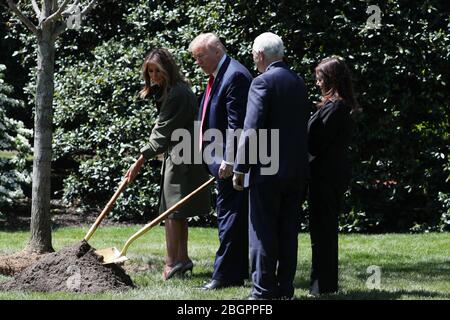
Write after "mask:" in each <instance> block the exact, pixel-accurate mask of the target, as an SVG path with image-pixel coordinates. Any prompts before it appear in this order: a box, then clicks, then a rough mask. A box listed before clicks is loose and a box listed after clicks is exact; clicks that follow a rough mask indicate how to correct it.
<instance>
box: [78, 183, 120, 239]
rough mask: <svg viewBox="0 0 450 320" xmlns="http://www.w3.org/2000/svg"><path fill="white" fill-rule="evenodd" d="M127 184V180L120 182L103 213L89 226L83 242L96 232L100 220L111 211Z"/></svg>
mask: <svg viewBox="0 0 450 320" xmlns="http://www.w3.org/2000/svg"><path fill="white" fill-rule="evenodd" d="M127 184H128V178H124V179H123V180H122V183H121V184H120V186H119V189H117V191H116V193H114V195H113V196H112V198H111V199H110V200H109V202H108V203H107V204H106V206H105V208H104V209H103V211H102V212H101V213H100V215H99V216H98V217H97V219H96V220H95V222H94V224H93V225H92V226H91V228H90V229H89V231H88V233H86V235H85V236H84V240H86V241H89V239H90V238H91V237H92V235H93V234H94V232H95V230H97V228H98V226H99V224H100V222H102V220H103V219H104V218H105V216H106V215H107V214H108V213H109V212H110V211H111V209H112V207H113V205H114V203H115V202H116V200H117V198H118V197H119V195H120V194H121V193H122V191H123V189H125V187H126V186H127Z"/></svg>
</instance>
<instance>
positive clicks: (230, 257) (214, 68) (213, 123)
mask: <svg viewBox="0 0 450 320" xmlns="http://www.w3.org/2000/svg"><path fill="white" fill-rule="evenodd" d="M189 51H190V52H191V54H192V56H193V57H194V59H195V61H196V63H197V64H198V66H199V67H200V68H201V69H202V70H203V72H205V73H206V74H207V75H209V80H208V85H207V88H206V91H205V93H204V95H203V98H202V100H201V103H200V110H199V120H200V121H201V128H200V138H199V139H200V141H199V143H200V148H201V150H202V151H203V152H204V154H203V159H204V160H205V154H206V151H207V150H210V151H211V154H210V155H209V156H210V157H209V158H210V159H209V160H212V161H205V162H206V165H207V167H208V170H209V172H210V174H211V175H213V176H215V177H216V178H217V191H218V194H217V203H216V210H217V222H218V229H219V240H220V245H219V249H218V250H217V253H216V258H215V262H214V272H213V275H212V278H211V281H210V282H209V283H208V284H206V285H205V286H204V287H203V289H205V290H213V289H219V288H223V287H229V286H239V285H243V284H244V280H245V279H248V210H247V207H248V203H247V202H248V194H247V192H246V191H244V192H237V191H236V190H234V189H233V183H232V175H233V165H234V156H235V151H236V149H237V141H235V140H233V139H234V138H233V137H231V139H226V137H227V130H229V129H233V130H236V129H242V128H243V126H244V119H245V113H246V105H247V96H248V89H249V87H250V83H251V81H252V76H251V74H250V72H249V71H248V70H247V69H246V68H245V67H244V66H243V65H242V64H240V63H239V62H238V61H236V60H234V59H232V58H230V57H229V56H227V54H226V52H225V47H224V45H223V44H222V43H221V41H220V40H219V38H218V37H217V36H216V35H215V34H213V33H205V34H201V35H199V36H197V37H196V38H195V39H194V40H193V41H192V42H191V44H190V45H189ZM208 129H215V130H217V131H220V133H221V135H222V137H223V139H217V138H216V137H212V138H211V139H207V137H206V136H204V134H205V133H206V130H208ZM211 147H213V148H211ZM205 149H206V150H205Z"/></svg>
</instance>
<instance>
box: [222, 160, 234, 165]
mask: <svg viewBox="0 0 450 320" xmlns="http://www.w3.org/2000/svg"><path fill="white" fill-rule="evenodd" d="M224 163H225V164H227V165H229V166H234V163H233V162H230V161H225V160H222V164H224Z"/></svg>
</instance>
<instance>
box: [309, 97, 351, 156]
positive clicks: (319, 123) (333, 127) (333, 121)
mask: <svg viewBox="0 0 450 320" xmlns="http://www.w3.org/2000/svg"><path fill="white" fill-rule="evenodd" d="M322 108H323V110H320V111H319V116H318V118H317V119H316V120H315V121H314V122H313V123H312V124H311V127H310V132H309V135H308V148H309V153H310V154H311V155H312V156H318V155H320V154H322V153H324V152H325V150H327V149H328V148H329V147H330V145H331V144H332V143H333V140H334V139H335V137H336V135H337V134H338V133H339V130H340V127H341V126H342V125H345V123H346V121H345V117H346V116H348V115H346V110H345V108H342V107H341V106H340V105H339V104H336V103H335V104H334V105H333V106H332V107H329V108H325V107H322Z"/></svg>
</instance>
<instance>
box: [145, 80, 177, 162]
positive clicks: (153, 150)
mask: <svg viewBox="0 0 450 320" xmlns="http://www.w3.org/2000/svg"><path fill="white" fill-rule="evenodd" d="M184 109H185V108H183V97H182V93H181V92H180V91H179V90H175V89H173V90H172V91H171V92H169V94H168V97H167V99H166V101H165V102H164V103H163V104H162V106H161V110H160V112H159V116H158V119H157V120H156V124H155V126H154V127H153V129H152V133H151V135H150V141H149V142H148V144H147V145H146V146H145V147H143V148H142V149H141V153H142V155H143V156H144V157H145V158H146V159H150V158H153V157H155V156H156V155H158V154H160V153H163V152H165V151H166V150H167V149H168V147H169V144H170V139H171V136H172V132H173V131H174V130H175V129H178V128H181V127H183V124H184V123H185V118H186V115H185V111H184Z"/></svg>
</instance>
